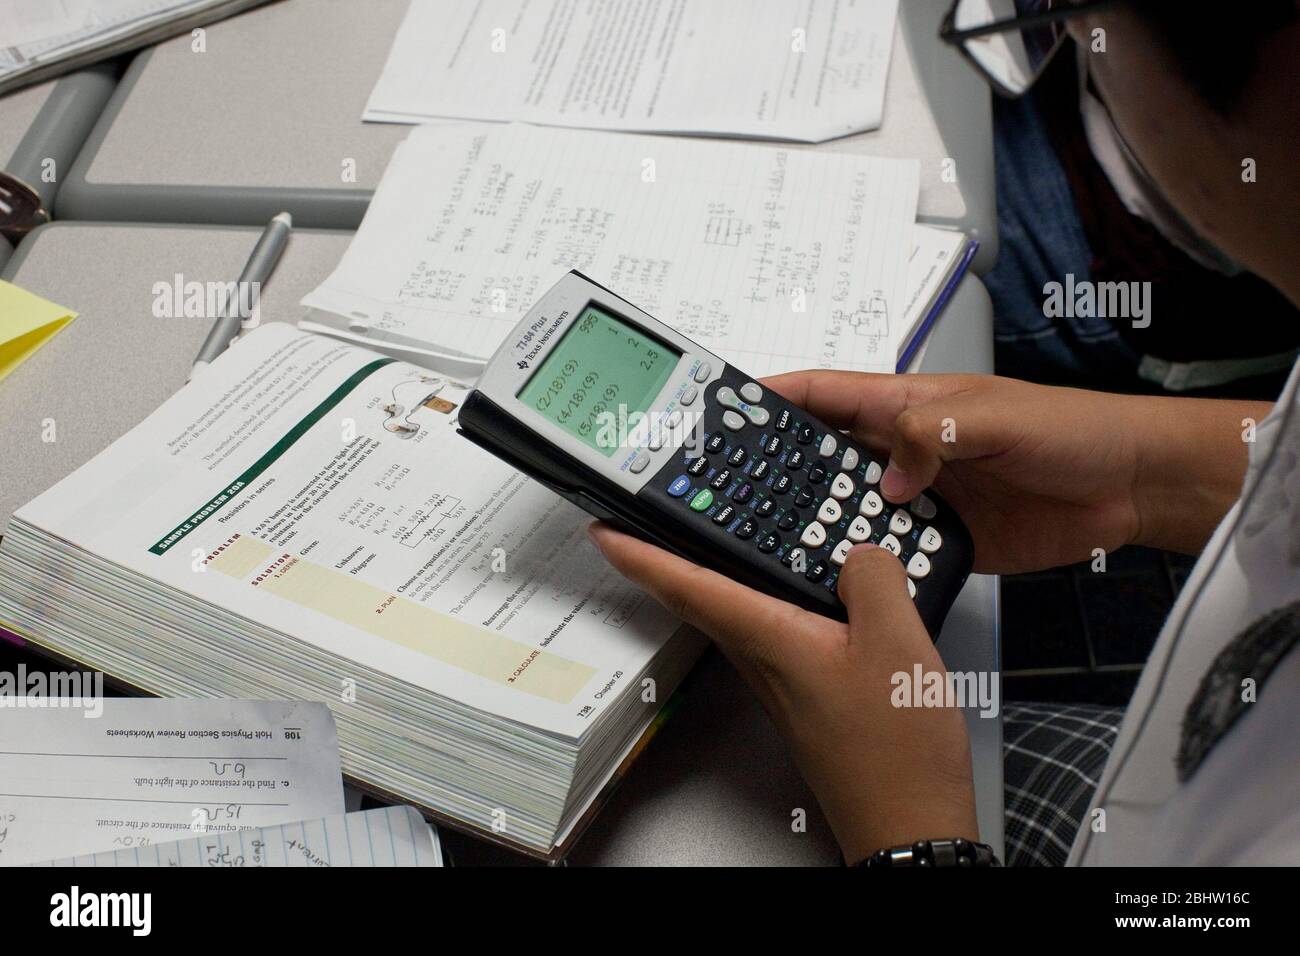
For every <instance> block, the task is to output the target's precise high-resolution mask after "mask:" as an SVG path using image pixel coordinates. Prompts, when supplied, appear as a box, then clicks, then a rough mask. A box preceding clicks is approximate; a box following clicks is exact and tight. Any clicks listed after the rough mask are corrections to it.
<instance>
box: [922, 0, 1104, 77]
mask: <svg viewBox="0 0 1300 956" xmlns="http://www.w3.org/2000/svg"><path fill="white" fill-rule="evenodd" d="M1115 2H1116V0H1076V2H1069V0H954V3H953V5H952V8H951V9H950V10H949V11H948V15H947V16H946V17H944V18H943V25H942V26H940V28H939V36H940V38H942V39H943V41H944V42H945V43H951V44H953V45H954V46H955V47H957V49H959V50H961V52H962V55H963V56H965V57H966V59H967V60H969V61H970V62H971V64H972V65H973V66H974V67H975V69H976V70H977V71H978V72H979V73H980V74H981V75H982V76H983V77H984V78H985V79H986V80H987V81H988V82H989V85H991V86H992V87H993V89H994V90H996V91H997V92H998V93H1000V94H1002V95H1003V96H1007V97H1011V98H1013V99H1014V98H1016V97H1020V96H1024V94H1025V93H1026V92H1028V90H1029V88H1030V87H1031V86H1033V85H1034V82H1035V81H1036V80H1037V79H1038V78H1039V77H1040V76H1042V74H1043V70H1045V69H1046V68H1047V64H1048V63H1050V62H1051V60H1052V57H1053V56H1055V55H1056V51H1057V50H1059V49H1060V48H1061V44H1062V43H1064V42H1065V35H1066V30H1065V21H1066V20H1068V19H1069V18H1070V17H1074V16H1078V15H1079V14H1081V13H1084V12H1085V11H1088V10H1096V9H1097V8H1098V7H1104V6H1109V5H1110V4H1112V3H1115Z"/></svg>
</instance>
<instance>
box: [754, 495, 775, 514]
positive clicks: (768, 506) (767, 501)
mask: <svg viewBox="0 0 1300 956" xmlns="http://www.w3.org/2000/svg"><path fill="white" fill-rule="evenodd" d="M775 510H776V499H774V498H764V499H763V500H762V501H761V502H760V503H759V505H758V507H757V508H755V509H754V514H756V515H758V516H759V517H760V518H766V517H767V516H768V515H770V514H771V513H772V512H773V511H775Z"/></svg>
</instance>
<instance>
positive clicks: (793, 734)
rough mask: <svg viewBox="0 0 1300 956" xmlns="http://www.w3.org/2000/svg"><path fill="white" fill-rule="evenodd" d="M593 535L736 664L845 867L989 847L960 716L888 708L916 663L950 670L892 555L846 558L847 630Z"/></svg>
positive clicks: (867, 549)
mask: <svg viewBox="0 0 1300 956" xmlns="http://www.w3.org/2000/svg"><path fill="white" fill-rule="evenodd" d="M590 533H591V537H592V540H593V541H595V542H596V546H597V547H598V548H600V550H601V552H602V553H603V554H604V555H605V557H606V558H607V559H608V560H609V561H610V563H611V564H613V565H614V567H616V568H618V570H619V571H621V572H622V573H623V574H624V575H626V576H627V577H628V578H630V579H631V580H632V581H633V582H635V583H636V584H638V585H640V586H641V587H642V588H643V589H645V590H646V591H648V592H649V593H650V594H651V595H652V596H654V597H655V598H656V599H657V600H659V602H660V603H662V604H663V605H664V606H666V607H667V608H668V609H669V610H671V611H673V612H674V613H675V614H677V615H678V616H679V617H682V618H684V619H685V620H687V621H690V622H691V623H693V624H695V625H696V626H697V627H699V628H700V629H701V630H703V631H704V632H705V633H707V634H708V635H709V636H710V637H712V638H713V639H714V640H715V641H716V642H717V644H718V646H719V647H720V648H721V649H722V651H723V652H724V653H725V654H726V655H727V656H728V657H729V658H730V659H731V661H732V662H733V663H734V664H735V665H736V668H737V670H739V671H740V673H741V674H742V675H743V676H744V678H745V680H746V681H747V682H748V683H749V685H750V686H751V687H752V688H753V690H754V692H755V693H756V694H757V695H758V697H759V699H760V700H761V701H762V703H763V706H764V707H765V708H766V709H767V712H768V713H769V714H770V715H771V716H772V719H773V720H774V721H775V722H776V725H777V727H778V729H780V731H781V732H782V734H783V735H784V736H785V738H786V740H787V741H788V742H789V743H790V746H791V748H792V750H793V753H794V757H795V760H796V762H797V763H798V765H799V769H800V771H801V772H802V774H803V776H804V779H805V780H807V781H808V784H809V786H810V787H812V790H813V792H814V793H815V794H816V795H817V800H818V802H819V803H820V805H821V808H822V811H823V812H824V813H825V814H826V818H827V820H828V821H829V822H830V825H831V829H832V830H833V831H834V832H835V837H836V839H837V841H838V842H839V845H840V849H841V850H842V851H843V853H844V858H845V860H846V861H847V862H849V863H856V862H857V861H859V860H862V859H864V858H865V857H867V856H869V855H870V854H872V853H874V852H875V851H876V850H879V849H882V848H885V847H891V846H896V845H898V844H902V843H912V842H914V841H916V840H926V839H935V840H937V839H945V838H950V837H965V838H967V839H969V840H977V839H978V838H979V831H978V827H977V824H976V822H975V795H974V787H973V784H972V782H971V765H970V743H969V741H968V740H967V737H966V725H965V722H964V719H963V717H962V714H961V711H959V710H956V709H953V708H921V707H895V706H894V705H893V703H892V701H891V695H892V693H893V691H894V685H893V683H892V682H891V678H892V677H893V675H895V674H897V673H900V672H901V673H903V674H905V675H906V676H907V679H908V680H909V681H910V680H911V679H912V676H913V669H914V666H915V665H916V664H918V663H919V664H920V665H921V667H922V670H923V672H924V673H931V672H935V671H938V672H942V671H943V669H944V668H943V664H942V662H941V661H940V660H939V655H938V653H937V652H936V651H935V649H934V645H933V644H932V643H931V642H930V638H929V635H928V634H927V633H926V631H925V627H924V625H922V623H921V619H920V617H919V616H918V615H917V613H916V608H915V606H914V605H913V604H912V600H911V598H910V597H908V594H907V584H906V578H905V576H904V572H903V566H902V564H901V563H900V562H899V560H898V559H897V558H896V557H894V555H892V554H890V553H889V552H888V551H885V550H883V549H881V548H877V547H874V546H871V545H859V546H858V547H856V548H854V549H853V550H852V551H850V552H849V557H848V560H847V561H846V562H845V564H844V568H843V570H842V571H841V575H840V580H839V595H840V597H841V598H842V599H843V601H844V603H845V605H846V606H847V608H848V612H849V623H848V624H842V623H840V622H839V621H833V620H831V619H830V618H827V617H822V616H821V615H820V614H813V613H811V612H809V611H804V610H802V609H800V608H797V607H795V606H794V605H792V604H787V603H785V602H784V601H779V600H777V599H776V598H772V597H768V596H767V595H765V594H760V593H758V592H757V591H753V590H751V589H750V588H747V587H745V586H744V585H742V584H738V583H736V582H735V581H733V580H731V579H730V578H726V577H723V576H722V575H720V574H717V573H716V572H713V571H708V570H706V569H704V568H701V567H698V566H697V565H695V564H692V563H691V562H689V561H687V560H685V559H683V558H679V557H677V556H676V555H674V554H670V553H669V552H667V551H664V550H661V549H660V548H657V547H655V546H654V545H652V544H647V543H646V542H644V541H642V540H640V539H639V538H633V537H630V536H629V535H625V534H622V533H621V532H619V531H616V530H614V529H613V528H611V527H609V526H608V525H604V524H594V525H592V527H591V532H590Z"/></svg>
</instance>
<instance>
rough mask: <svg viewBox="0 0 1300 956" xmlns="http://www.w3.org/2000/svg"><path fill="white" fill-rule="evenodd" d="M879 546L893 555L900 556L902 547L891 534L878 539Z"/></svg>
mask: <svg viewBox="0 0 1300 956" xmlns="http://www.w3.org/2000/svg"><path fill="white" fill-rule="evenodd" d="M880 546H881V547H882V548H884V549H885V550H886V551H888V552H889V553H890V554H893V555H901V554H902V553H903V546H902V545H901V544H899V543H898V539H897V538H895V537H894V536H893V535H892V534H887V535H885V536H884V537H883V538H881V539H880Z"/></svg>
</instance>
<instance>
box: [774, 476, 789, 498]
mask: <svg viewBox="0 0 1300 956" xmlns="http://www.w3.org/2000/svg"><path fill="white" fill-rule="evenodd" d="M789 490H790V476H789V475H780V476H779V477H778V478H777V479H776V481H774V482H772V494H774V495H783V494H785V493H786V492H787V491H789Z"/></svg>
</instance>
